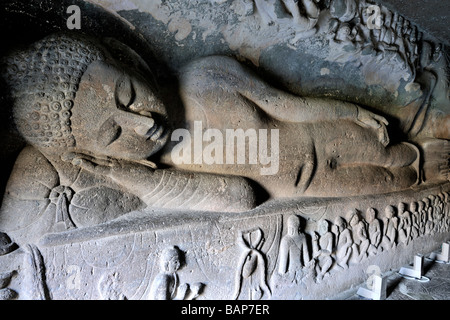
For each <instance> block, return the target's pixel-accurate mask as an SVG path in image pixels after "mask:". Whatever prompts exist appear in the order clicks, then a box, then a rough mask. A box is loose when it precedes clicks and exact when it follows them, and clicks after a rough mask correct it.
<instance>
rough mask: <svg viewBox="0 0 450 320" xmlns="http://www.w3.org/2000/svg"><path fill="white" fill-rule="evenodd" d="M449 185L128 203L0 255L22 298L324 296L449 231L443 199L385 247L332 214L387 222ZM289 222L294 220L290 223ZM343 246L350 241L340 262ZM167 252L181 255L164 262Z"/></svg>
mask: <svg viewBox="0 0 450 320" xmlns="http://www.w3.org/2000/svg"><path fill="white" fill-rule="evenodd" d="M449 190H450V184H444V185H441V186H434V187H426V188H418V189H417V190H411V191H407V192H401V193H395V194H389V195H380V196H371V197H358V198H345V199H303V200H301V201H299V200H297V201H294V200H289V201H283V202H273V203H267V204H266V205H263V206H261V207H258V208H256V209H255V210H252V211H251V212H248V213H245V214H217V215H214V214H211V213H208V214H207V213H202V212H198V213H197V214H195V215H194V214H192V212H190V213H189V214H188V213H186V212H164V211H157V210H154V211H145V212H133V213H130V214H128V215H126V216H124V217H122V218H120V219H117V220H115V221H111V222H109V223H106V224H102V225H98V226H95V227H89V228H82V229H74V230H69V231H65V232H61V233H54V234H48V235H46V236H45V237H44V238H42V239H41V241H40V242H39V243H38V244H37V245H28V246H27V245H25V246H23V245H22V246H21V247H20V248H19V249H17V250H15V251H13V252H12V253H9V254H6V255H4V256H2V257H0V258H1V259H2V261H1V263H2V264H4V263H8V264H9V265H10V266H11V268H12V267H13V266H14V264H16V265H17V270H18V271H17V275H16V276H15V277H13V279H12V280H11V284H10V285H9V289H11V290H14V291H17V292H19V293H20V295H19V298H23V299H130V300H135V299H152V298H165V299H327V298H330V297H333V296H335V295H337V294H338V293H339V292H342V291H344V290H347V289H349V288H351V287H352V286H355V285H357V284H360V283H362V282H364V281H365V280H366V279H367V277H368V275H367V273H366V271H367V270H368V268H369V266H372V268H373V266H375V267H376V268H379V269H378V270H380V271H381V272H386V271H389V270H395V269H398V268H400V267H401V266H404V265H405V264H409V263H411V261H412V260H413V257H414V255H416V254H424V255H425V254H428V253H430V252H432V251H434V250H437V249H438V248H439V247H440V246H441V244H442V243H443V242H445V241H448V240H450V232H449V230H450V229H449V227H450V219H449V218H450V215H449V204H448V202H446V203H444V202H440V203H439V204H438V202H439V201H437V202H436V206H434V205H433V206H430V207H432V209H430V210H433V216H434V217H435V220H434V222H435V224H434V225H433V226H431V225H429V226H428V227H427V226H426V225H425V226H422V224H421V223H420V221H419V223H418V225H417V226H418V228H417V232H416V231H414V228H415V223H414V221H415V218H414V217H416V216H417V217H420V214H418V213H417V212H416V213H411V218H412V219H411V221H412V223H411V228H410V230H411V233H410V237H409V239H406V238H404V237H402V235H403V234H404V233H402V232H403V231H402V230H407V229H408V228H407V227H405V224H402V220H401V219H402V218H401V217H398V218H399V224H397V237H396V239H394V246H393V247H392V248H388V246H389V245H388V244H387V242H386V241H383V239H380V241H379V244H378V246H377V248H375V250H374V248H373V247H371V244H370V233H371V231H372V229H371V228H370V226H371V224H366V227H365V230H366V234H367V238H369V241H368V243H369V246H365V243H367V241H366V242H365V241H364V237H363V238H361V236H359V235H358V234H359V233H360V232H359V231H358V229H357V227H356V226H355V225H353V226H351V225H348V228H349V231H350V234H351V240H347V241H346V242H345V243H344V242H342V241H341V242H339V237H340V236H342V235H343V233H344V232H343V230H342V229H341V230H338V231H337V228H335V221H337V220H338V218H339V217H344V218H345V219H346V220H347V221H348V220H350V218H351V217H349V216H348V212H353V213H354V212H359V216H360V218H361V220H360V221H363V222H364V221H365V220H366V217H365V213H366V210H367V209H368V208H374V209H375V210H376V212H377V213H378V214H377V217H376V218H377V219H379V221H380V222H382V223H381V224H380V225H381V230H384V229H386V228H385V227H386V225H387V223H388V222H389V221H388V220H385V214H384V212H385V207H386V206H389V205H392V206H394V207H397V205H398V204H399V203H400V202H402V203H405V204H406V209H407V210H408V209H409V208H410V205H409V204H410V203H411V202H417V201H420V200H422V199H424V198H427V197H429V196H430V195H431V196H438V195H439V194H441V193H442V192H448V191H449ZM447 200H448V198H447ZM355 209H356V211H354V210H355ZM292 217H293V218H292ZM323 219H325V220H327V221H329V223H330V225H331V228H330V229H329V231H328V232H331V233H332V234H333V236H334V237H333V238H334V240H333V249H332V252H331V254H329V252H327V251H326V250H322V251H321V253H320V252H319V251H317V243H319V249H323V248H322V247H320V243H321V241H318V242H315V239H316V238H317V239H318V240H320V238H321V237H324V236H323V235H318V236H317V237H316V236H315V235H317V234H316V233H315V232H316V230H317V227H318V226H317V225H318V222H319V221H322V220H323ZM383 220H384V222H383ZM292 221H294V222H295V221H299V222H300V226H299V228H297V229H296V230H295V229H289V228H292ZM288 224H290V225H289V226H288ZM294 225H295V224H294ZM402 228H403V229H402ZM289 235H290V236H289ZM385 237H386V236H385ZM402 239H403V240H405V239H406V240H405V242H402ZM385 240H386V239H385ZM358 241H359V243H358ZM372 242H373V241H372ZM406 242H407V244H406ZM305 245H306V246H305ZM343 245H346V246H347V247H348V248H351V250H350V253H349V256H348V261H347V264H346V265H345V263H342V260H343V258H342V253H341V252H342V246H343ZM375 245H376V243H375ZM303 250H306V251H307V254H306V255H305V254H304V252H305V251H303ZM171 253H172V255H171ZM173 253H175V254H173ZM358 253H360V254H361V255H360V257H358V256H357V254H358ZM307 256H309V260H308V258H307ZM6 260H8V261H7V262H6ZM344 260H345V259H344ZM170 261H172V262H174V261H175V262H179V263H178V264H176V265H175V267H173V268H172V270H170V271H167V270H169V269H170V268H167V266H168V263H171V262H170ZM339 264H341V265H342V264H344V266H340V265H339ZM164 268H165V269H164ZM163 270H166V271H163ZM321 275H322V276H321Z"/></svg>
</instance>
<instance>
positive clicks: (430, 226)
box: [424, 198, 434, 235]
mask: <svg viewBox="0 0 450 320" xmlns="http://www.w3.org/2000/svg"><path fill="white" fill-rule="evenodd" d="M424 201H425V204H426V206H425V207H426V208H427V219H428V220H427V223H426V225H425V234H426V235H431V234H433V231H434V209H433V206H432V205H431V201H430V199H429V198H424Z"/></svg>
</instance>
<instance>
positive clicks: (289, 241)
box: [278, 215, 310, 278]
mask: <svg viewBox="0 0 450 320" xmlns="http://www.w3.org/2000/svg"><path fill="white" fill-rule="evenodd" d="M309 261H310V255H309V250H308V243H307V240H306V236H305V235H304V234H303V233H302V231H301V225H300V218H299V217H298V216H296V215H292V216H289V218H288V219H287V233H286V235H285V236H284V237H283V238H282V239H281V243H280V258H279V262H278V263H279V264H278V273H279V274H280V275H283V274H286V273H294V274H296V273H297V274H298V276H296V278H298V277H300V278H301V276H302V269H303V268H304V267H305V266H306V265H307V263H308V262H309Z"/></svg>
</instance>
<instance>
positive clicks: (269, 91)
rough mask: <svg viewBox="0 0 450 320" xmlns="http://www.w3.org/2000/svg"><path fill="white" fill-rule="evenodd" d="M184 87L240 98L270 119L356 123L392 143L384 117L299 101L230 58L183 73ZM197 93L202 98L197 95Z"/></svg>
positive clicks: (327, 102) (335, 103) (326, 102)
mask: <svg viewBox="0 0 450 320" xmlns="http://www.w3.org/2000/svg"><path fill="white" fill-rule="evenodd" d="M181 84H182V87H185V88H190V87H195V88H197V89H196V90H206V91H208V90H225V91H229V92H230V93H233V94H237V95H240V96H242V97H244V98H245V99H246V100H248V101H251V102H252V103H253V104H254V105H255V106H257V107H259V108H260V109H262V110H263V111H264V112H265V113H266V114H268V115H269V116H270V117H272V118H274V119H276V120H279V121H283V122H297V123H299V122H317V121H333V120H340V119H347V120H352V121H355V122H356V123H357V124H359V125H361V126H363V127H367V128H374V129H378V130H381V132H380V133H381V134H380V141H381V142H383V143H385V144H387V143H388V138H387V131H386V130H385V126H386V125H387V124H388V122H387V121H386V119H385V118H384V117H382V116H379V115H376V114H373V113H372V112H370V111H367V110H365V109H363V108H361V107H359V106H357V105H355V104H352V103H347V102H344V101H339V100H333V99H326V98H309V97H299V96H296V95H293V94H290V93H288V92H285V91H282V90H279V89H277V88H274V87H272V86H271V85H269V84H268V83H266V82H264V81H263V80H262V79H260V78H259V77H258V76H257V75H255V74H253V73H252V72H251V71H250V70H249V69H247V68H245V67H244V66H243V65H241V64H240V63H238V62H237V61H235V60H234V59H230V58H227V57H220V56H214V57H207V58H203V59H201V60H198V61H195V62H194V63H192V64H190V65H188V66H187V67H186V68H185V69H184V71H183V72H182V77H181ZM200 84H201V85H200ZM211 84H214V85H213V86H212V85H211ZM205 88H206V89H205ZM195 93H197V94H200V93H199V92H197V91H195ZM202 93H203V92H202Z"/></svg>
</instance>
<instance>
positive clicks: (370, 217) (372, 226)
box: [366, 208, 383, 255]
mask: <svg viewBox="0 0 450 320" xmlns="http://www.w3.org/2000/svg"><path fill="white" fill-rule="evenodd" d="M376 215H377V212H376V211H375V209H374V208H369V209H367V215H366V219H367V223H368V234H369V240H370V246H369V248H368V249H367V252H368V253H369V255H375V254H377V252H378V250H382V247H381V246H380V244H381V241H382V238H383V230H382V228H381V223H380V220H378V219H377V218H376Z"/></svg>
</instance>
